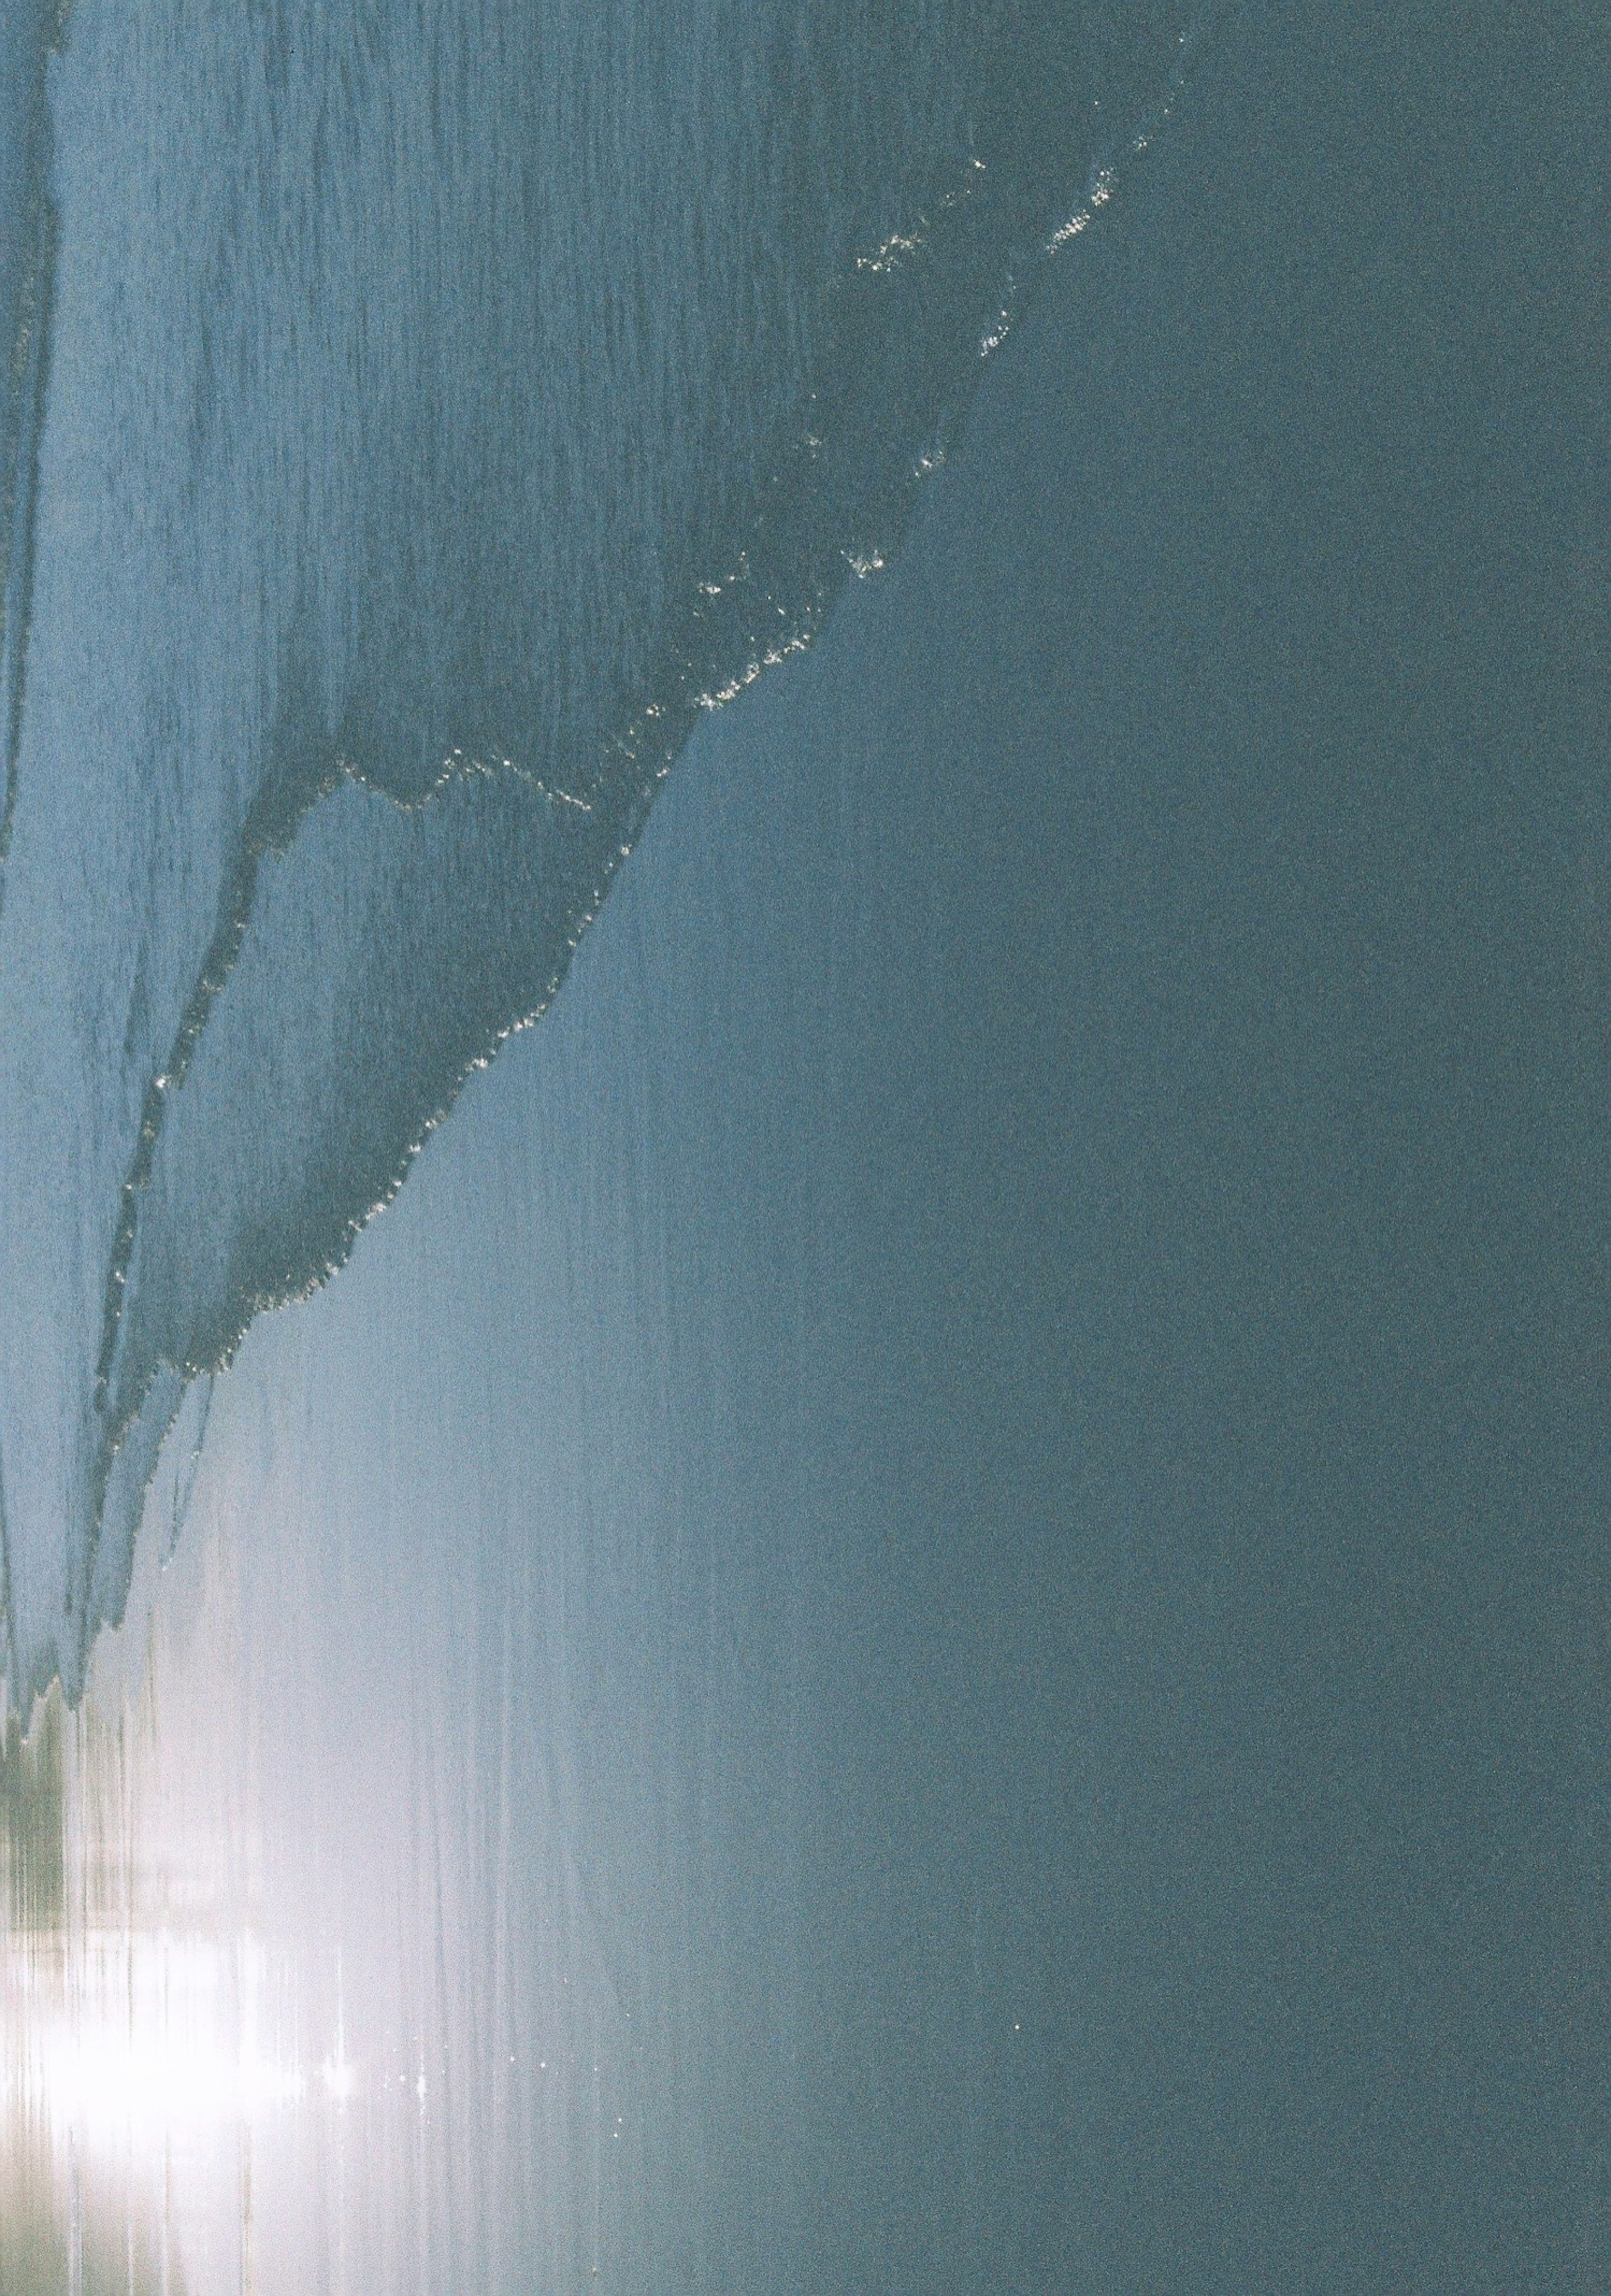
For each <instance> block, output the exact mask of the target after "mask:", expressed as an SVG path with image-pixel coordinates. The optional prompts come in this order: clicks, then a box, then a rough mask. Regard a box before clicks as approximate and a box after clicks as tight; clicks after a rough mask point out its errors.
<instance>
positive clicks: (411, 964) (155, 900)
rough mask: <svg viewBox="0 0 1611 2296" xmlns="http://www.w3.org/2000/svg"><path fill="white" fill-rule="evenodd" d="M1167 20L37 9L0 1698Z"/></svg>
mask: <svg viewBox="0 0 1611 2296" xmlns="http://www.w3.org/2000/svg"><path fill="white" fill-rule="evenodd" d="M1181 33H1182V20H1181V19H1180V18H1179V16H1178V15H1177V14H1176V13H1175V12H1173V11H1172V10H1171V9H1170V7H1168V6H1167V5H1162V4H1160V5H1158V6H1157V7H1156V8H1155V7H1150V6H1147V5H1142V4H1136V0H1128V4H1124V5H1118V4H1116V5H1111V6H1102V5H1097V4H1084V0H1081V4H1075V0H1070V4H1067V5H1053V6H1045V5H1035V4H1022V5H1020V4H1016V0H1015V4H1000V5H998V4H994V0H977V4H969V5H966V6H961V7H958V8H954V9H952V8H947V9H946V10H945V11H944V12H936V11H934V10H932V9H930V8H928V7H924V6H919V5H911V4H903V0H880V4H879V5H876V6H872V7H868V6H865V5H861V4H858V5H856V6H855V7H843V8H842V7H839V6H837V5H832V4H830V5H825V6H823V5H819V6H813V7H810V8H806V9H802V8H800V7H798V6H797V5H781V4H775V0H774V4H765V5H759V6H757V5H755V4H751V0H745V4H744V5H742V6H728V5H724V4H720V0H699V4H694V5H689V6H686V7H674V8H669V9H668V8H663V7H648V6H642V5H640V4H638V0H611V4H609V5H605V6H597V5H593V4H591V0H590V4H587V5H585V6H576V7H572V6H569V5H566V4H556V5H552V6H544V7H530V6H527V5H504V4H501V0H469V4H451V5H429V6H426V5H413V6H407V7H400V8H387V9H384V10H374V9H371V8H368V7H365V6H361V5H356V4H348V5H341V6H338V7H333V8H327V7H319V8H314V7H308V6H304V5H300V4H287V0H280V4H274V5H270V6H265V7H262V8H252V9H246V10H233V9H232V10H223V11H216V12H210V13H208V14H205V15H202V16H200V17H199V16H197V15H196V14H194V12H192V11H190V10H187V9H179V8H169V7H162V6H158V7H151V6H149V5H143V4H142V5H135V4H120V0H82V4H80V5H78V6H76V7H75V8H74V9H73V10H72V12H71V13H70V16H69V17H68V19H67V20H66V23H65V29H63V30H61V32H60V34H59V35H58V36H57V41H58V44H57V47H56V51H55V53H53V55H52V57H51V60H50V64H49V71H48V94H49V127H50V135H51V136H52V137H53V168H52V170H51V173H50V176H49V183H50V185H51V189H52V199H53V204H51V205H50V206H48V207H47V208H44V209H39V213H38V215H37V217H34V220H33V221H32V222H31V223H30V224H29V230H32V231H34V232H35V234H36V237H38V235H39V234H40V233H42V232H43V231H44V229H45V225H53V244H52V246H51V248H50V249H49V250H47V251H48V253H49V255H50V258H51V259H50V261H49V263H48V265H45V264H43V261H42V260H41V262H37V263H36V265H35V269H34V272H33V273H30V274H29V277H30V279H31V280H32V287H31V289H30V292H31V293H32V295H33V298H34V301H35V303H36V304H37V303H38V301H39V299H40V297H41V296H42V295H44V294H45V291H46V289H47V287H48V289H49V291H50V298H51V301H52V312H51V328H50V340H49V357H50V381H49V389H48V404H47V406H46V408H45V418H44V422H43V426H42V429H41V430H40V432H39V436H38V439H37V467H35V466H34V465H32V464H30V463H29V455H28V453H27V452H26V451H22V450H20V452H19V454H18V455H17V456H15V457H14V458H13V459H14V460H16V461H17V463H18V466H19V468H20V469H21V470H22V471H23V474H24V477H25V478H27V477H29V472H30V471H31V485H30V486H29V487H28V488H24V489H23V490H22V491H23V493H24V494H26V496H27V497H28V499H27V504H26V508H27V514H28V518H29V521H31V528H30V530H31V533H32V535H33V537H34V548H33V552H32V557H31V563H30V566H29V580H28V583H27V585H26V590H27V597H26V600H24V599H23V597H22V596H21V594H20V589H21V586H20V577H19V582H18V583H17V584H13V588H14V589H17V590H18V591H19V595H18V598H17V600H16V602H15V611H13V612H12V618H11V627H12V632H13V637H12V639H11V640H8V644H10V645H11V648H12V652H11V654H10V655H8V660H12V691H13V693H14V695H15V706H16V709H17V711H18V729H19V730H18V738H17V741H16V743H15V757H14V782H15V797H14V805H13V807H12V817H11V824H10V837H9V849H8V852H7V856H6V862H5V881H4V912H3V914H0V965H3V966H4V974H5V978H6V980H7V984H8V988H9V990H10V992H11V993H10V994H9V995H8V997H7V1000H6V1003H5V1007H4V1016H3V1017H0V1153H3V1155H4V1176H5V1190H4V1233H3V1236H0V1271H3V1279H4V1280H3V1288H0V1300H3V1301H4V1306H3V1308H0V1315H3V1317H4V1321H3V1323H0V1463H3V1467H4V1506H5V1526H6V1538H7V1546H8V1555H9V1562H8V1570H9V1590H8V1592H9V1601H8V1615H9V1620H10V1625H11V1631H12V1668H11V1672H12V1681H13V1689H14V1692H15V1693H16V1694H18V1695H19V1696H20V1697H21V1698H22V1700H23V1702H24V1703H25V1704H26V1702H27V1700H28V1698H29V1697H30V1696H31V1695H32V1694H33V1693H35V1692H37V1690H39V1689H40V1688H42V1687H43V1686H44V1685H45V1683H46V1682H47V1681H48V1680H49V1679H50V1677H51V1676H52V1675H53V1673H54V1672H55V1671H56V1670H57V1669H58V1668H60V1669H62V1670H63V1672H64V1676H65V1678H66V1680H67V1682H68V1684H69V1685H70V1687H71V1686H74V1685H76V1684H77V1683H78V1679H79V1678H80V1675H81V1669H82V1665H83V1661H84V1656H85V1653H86V1648H87V1643H88V1637H89V1636H90V1634H91V1632H92V1630H93V1627H94V1622H95V1621H96V1620H99V1619H101V1618H103V1617H107V1616H113V1617H115V1616H116V1615H117V1613H118V1611H119V1608H120V1605H121V1602H122V1598H123V1589H124V1586H125V1583H126V1580H127V1570H128V1551H129V1542H130V1539H131V1538H132V1536H133V1530H134V1526H135V1521H136V1519H137V1515H138V1507H139V1494H140V1491H141V1488H143V1482H144V1480H145V1477H146V1475H147V1474H148V1473H149V1472H150V1468H151V1460H152V1458H153V1456H154V1451H155V1445H156V1442H157V1440H158V1439H159V1437H160V1434H161V1431H162V1430H163V1428H164V1427H165V1426H166V1425H167V1423H168V1420H169V1418H170V1417H171V1415H172V1412H173V1410H174V1408H175V1407H176V1403H177V1400H178V1397H179V1394H180V1392H181V1390H182V1386H183V1382H184V1379H185V1377H186V1376H187V1375H188V1374H191V1373H192V1372H193V1371H195V1370H196V1369H198V1368H203V1367H207V1366H210V1365H214V1364H216V1363H217V1362H218V1361H219V1360H221V1359H222V1357H224V1356H225V1354H226V1353H227V1351H228V1350H229V1349H230V1348H231V1347H232V1346H233V1342H234V1341H235V1339H236V1338H237V1336H238V1335H239V1333H240V1331H241V1328H242V1327H243V1325H244V1324H245V1323H246V1322H247V1321H248V1320H249V1317H250V1316H251V1315H252V1314H253V1313H254V1312H255V1311H256V1309H257V1308H259V1307H260V1306H262V1305H264V1304H266V1303H267V1302H269V1301H271V1300H275V1299H279V1298H283V1297H285V1296H287V1295H288V1294H290V1293H294V1292H297V1291H298V1290H300V1289H302V1288H304V1287H306V1286H307V1284H308V1283H311V1282H313V1281H315V1280H316V1279H318V1278H319V1277H320V1276H322V1275H323V1274H324V1273H325V1272H326V1271H327V1270H328V1268H329V1267H331V1265H332V1264H334V1263H336V1262H338V1261H339V1259H341V1258H342V1257H344V1255H345V1253H346V1251H347V1250H348V1247H349V1245H350V1242H351V1237H352V1234H353V1232H354V1230H355V1228H356V1226H357V1225H358V1224H359V1223H361V1221H362V1220H363V1219H364V1217H365V1216H366V1215H367V1214H368V1212H369V1211H370V1210H371V1209H372V1206H373V1205H374V1204H375V1203H376V1202H377V1201H380V1200H381V1199H382V1198H383V1197H384V1196H385V1195H386V1194H387V1193H388V1192H389V1190H390V1189H391V1188H392V1187H393V1186H394V1185H395V1184H396V1181H397V1177H398V1176H399V1174H400V1172H401V1170H402V1169H403V1167H404V1165H405V1162H406V1160H407V1158H408V1156H409V1155H410V1154H411V1153H412V1152H413V1148H414V1147H415V1146H416V1145H417V1144H418V1142H419V1140H420V1138H421V1134H422V1132H423V1130H424V1128H426V1127H427V1126H428V1125H429V1123H430V1122H431V1121H432V1120H433V1119H435V1118H436V1117H437V1116H438V1114H439V1113H440V1112H441V1111H442V1110H443V1109H444V1108H445V1107H446V1104H447V1103H448V1102H449V1101H450V1100H451V1099H452V1097H453V1095H454V1090H455V1089H456V1087H457V1083H458V1080H459V1078H461V1076H462V1073H463V1071H464V1070H465V1068H466V1066H467V1065H468V1064H469V1063H470V1062H472V1061H474V1060H476V1059H478V1058H480V1057H482V1056H484V1055H485V1054H487V1053H488V1052H489V1051H490V1050H491V1048H492V1047H493V1046H494V1045H495V1043H496V1042H497V1041H498V1039H499V1037H501V1036H502V1035H503V1033H504V1032H506V1031H507V1030H508V1029H510V1028H511V1027H512V1026H514V1025H515V1024H517V1023H518V1022H519V1021H523V1020H526V1019H527V1018H529V1017H530V1016H531V1015H532V1014H533V1013H535V1012H536V1011H537V1010H538V1009H539V1008H540V1007H541V1006H542V1005H543V1004H544V1002H545V1001H546V1000H547V998H548V997H549V996H552V993H553V990H554V988H555V986H556V985H557V983H558V981H559V980H560V977H561V976H562V974H563V972H564V971H565V968H566V965H567V963H568V957H569V954H570V951H571V949H572V947H574V945H575V942H576V939H577V935H578V933H579V932H580V931H582V929H583V927H584V925H585V922H586V921H587V920H588V918H589V917H590V916H591V915H592V914H593V910H594V909H595V908H596V906H597V904H598V901H599V899H600V898H601V894H602V891H603V889H604V886H605V884H606V882H607V881H608V879H609V875H610V873H611V872H612V871H613V869H614V868H615V867H616V865H617V863H618V861H619V859H620V857H621V856H622V854H623V853H624V852H625V851H626V849H627V848H628V847H629V846H630V844H631V843H632V841H633V840H634V838H635V836H636V834H637V832H638V829H639V826H640V824H641V823H642V817H643V812H644V808H645V806H646V804H647V802H648V800H649V798H650V794H651V792H652V791H653V788H654V786H655V784H656V782H657V780H658V776H659V775H660V774H661V773H662V772H663V770H664V768H665V767H666V762H667V761H668V759H669V758H671V757H672V756H673V755H674V754H675V751H676V750H677V749H678V748H679V747H680V746H681V744H682V742H683V739H684V738H685V736H686V734H687V731H688V729H689V726H691V723H692V722H693V719H694V717H696V716H697V714H698V711H699V706H700V704H701V703H702V702H708V701H713V700H715V699H716V698H718V697H719V696H720V695H721V694H722V693H724V692H727V691H729V690H731V689H732V687H734V686H735V685H739V684H741V683H742V682H743V681H744V680H745V679H747V678H748V676H750V675H751V674H752V673H753V671H754V669H755V668H756V667H757V666H758V665H759V664H761V663H763V662H764V661H765V660H768V659H772V658H775V657H777V656H778V655H779V654H781V652H784V651H786V650H787V649H788V648H789V647H790V646H792V645H794V644H797V643H799V642H800V641H801V640H802V639H803V638H804V637H806V635H808V634H809V633H810V631H811V629H812V628H813V627H814V624H815V622H816V620H817V619H818V618H819V617H820V615H821V613H822V610H823V608H824V606H825V604H826V603H827V602H828V600H829V599H830V597H831V596H832V594H834V592H835V591H836V590H837V589H838V586H839V584H840V582H841V580H842V579H843V578H844V577H845V575H846V570H847V567H848V565H849V564H850V563H855V564H856V565H857V566H861V567H865V566H867V565H870V564H871V563H874V562H878V561H879V559H880V558H881V556H882V555H883V553H885V552H886V551H887V549H888V548H889V547H891V546H892V545H893V543H894V541H895V538H896V537H897V536H898V533H899V530H900V529H901V527H902V525H903V523H904V519H905V517H906V514H907V504H908V498H909V496H910V492H911V488H912V483H913V482H914V479H915V476H916V474H917V472H918V471H919V470H920V467H921V466H922V465H924V464H925V463H934V462H936V461H937V460H939V459H941V458H942V457H943V455H944V453H945V441H946V438H947V435H948V431H949V429H950V427H951V425H952V423H953V421H954V419H955V417H956V416H957V415H958V414H960V412H961V407H962V406H963V405H964V403H965V401H966V399H967V397H968V395H969V390H970V389H971V387H972V381H973V378H974V375H975V373H976V372H977V368H978V365H979V355H980V348H981V343H982V342H983V341H985V340H986V339H993V338H994V336H997V335H999V334H1000V333H1001V332H1002V326H1003V323H1004V315H1005V314H1006V313H1007V312H1008V311H1009V310H1010V307H1011V305H1012V303H1013V301H1014V299H1015V298H1016V295H1017V293H1018V291H1019V289H1020V287H1021V286H1022V284H1023V283H1025V281H1026V278H1027V277H1028V275H1029V274H1030V273H1031V272H1032V271H1033V270H1034V266H1035V264H1036V262H1037V260H1038V259H1039V258H1040V256H1041V254H1042V251H1043V247H1044V245H1045V243H1046V242H1047V241H1048V240H1049V238H1050V237H1051V236H1052V235H1054V234H1055V233H1056V231H1057V230H1058V228H1059V226H1061V225H1067V222H1068V221H1069V220H1070V219H1071V217H1075V216H1076V215H1077V214H1078V212H1079V211H1080V209H1081V202H1082V201H1086V200H1087V199H1088V196H1089V195H1090V194H1091V193H1092V185H1093V184H1095V185H1096V188H1097V191H1098V193H1100V190H1101V188H1102V185H1101V183H1100V180H1099V178H1098V177H1097V176H1093V175H1092V168H1098V169H1099V170H1100V167H1101V166H1102V165H1103V164H1106V163H1110V162H1113V161H1116V160H1119V159H1121V158H1123V157H1124V154H1125V153H1126V152H1128V150H1129V148H1130V144H1131V143H1132V141H1133V138H1134V136H1135V135H1136V134H1137V133H1138V132H1141V129H1142V128H1143V127H1144V126H1145V124H1146V122H1147V120H1148V119H1149V118H1150V117H1151V116H1152V115H1153V114H1154V113H1156V111H1157V109H1158V107H1159V106H1160V105H1161V104H1162V103H1163V102H1165V99H1166V96H1167V93H1168V90H1169V87H1170V86H1171V84H1172V78H1171V76H1172V73H1173V70H1175V66H1176V58H1177V55H1178V53H1179V48H1180V39H1181ZM30 116H31V115H30ZM42 133H43V131H42ZM36 140H37V139H36ZM36 204H37V203H36ZM30 243H31V242H30ZM41 244H43V242H42V241H41ZM13 267H14V266H13ZM47 272H48V278H47V277H46V273H47ZM19 276H20V273H19ZM19 308H20V306H19ZM36 332H37V331H36ZM26 334H27V331H26V329H25V328H23V329H21V331H20V332H19V333H18V336H17V340H18V341H19V342H22V341H23V340H24V339H25V336H26ZM30 340H32V339H30ZM13 397H14V398H16V401H17V406H21V402H22V398H24V397H26V378H24V380H23V381H18V382H16V383H15V386H14V390H13ZM13 411H15V410H14V409H13ZM12 430H13V434H14V435H18V436H20V435H21V433H20V431H19V430H18V426H17V425H16V424H15V423H13V425H12ZM20 514H21V513H20ZM21 554H27V553H21ZM13 556H14V557H15V558H16V559H17V562H18V564H19V566H20V554H19V553H13ZM24 606H26V613H24ZM24 621H26V628H25V629H23V628H22V627H21V625H22V623H23V622H24ZM18 681H20V686H19V684H18Z"/></svg>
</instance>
